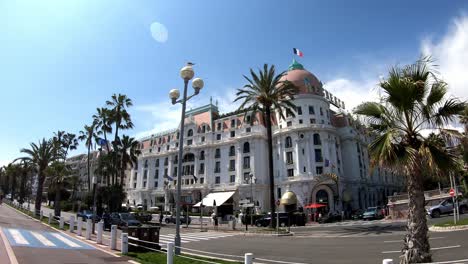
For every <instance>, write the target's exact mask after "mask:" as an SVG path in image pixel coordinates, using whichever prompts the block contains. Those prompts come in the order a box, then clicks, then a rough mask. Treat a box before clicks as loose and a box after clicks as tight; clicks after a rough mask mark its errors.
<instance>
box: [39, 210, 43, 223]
mask: <svg viewBox="0 0 468 264" xmlns="http://www.w3.org/2000/svg"><path fill="white" fill-rule="evenodd" d="M42 218H44V212H42V210H41V211H40V212H39V220H41V221H42Z"/></svg>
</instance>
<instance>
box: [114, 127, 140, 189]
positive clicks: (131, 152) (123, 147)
mask: <svg viewBox="0 0 468 264" xmlns="http://www.w3.org/2000/svg"><path fill="white" fill-rule="evenodd" d="M138 145H139V142H138V141H136V140H135V139H134V138H131V137H129V136H127V135H123V137H122V140H120V141H119V145H118V151H119V152H120V155H119V156H120V157H121V158H120V168H119V169H120V184H121V185H122V186H123V185H124V177H125V170H126V169H127V168H128V166H129V165H130V167H131V168H133V166H135V164H136V163H137V162H138V155H140V154H141V151H140V150H139V149H138Z"/></svg>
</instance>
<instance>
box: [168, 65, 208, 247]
mask: <svg viewBox="0 0 468 264" xmlns="http://www.w3.org/2000/svg"><path fill="white" fill-rule="evenodd" d="M193 65H194V64H193V63H190V62H188V63H187V65H186V66H184V67H183V68H182V69H180V77H182V79H184V94H183V97H182V99H179V97H180V92H179V90H178V89H172V90H171V91H170V92H169V98H170V99H171V100H172V104H177V103H180V104H181V105H182V114H181V118H180V130H179V154H178V161H179V162H178V164H177V189H176V190H177V191H176V192H177V195H176V235H175V239H174V242H175V243H174V244H175V253H176V255H179V254H180V251H181V250H180V246H181V243H180V194H181V181H182V159H183V150H184V121H185V108H186V105H187V101H188V100H190V99H191V98H192V97H194V96H195V95H197V94H198V93H199V92H200V90H201V89H202V88H203V86H204V82H203V80H202V79H200V78H195V79H194V80H193V81H192V87H193V89H194V90H195V92H194V94H192V95H190V96H188V97H187V86H188V82H189V81H190V80H191V79H192V78H193V76H194V75H195V72H194V70H193V68H192V66H193Z"/></svg>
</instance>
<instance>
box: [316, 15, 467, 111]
mask: <svg viewBox="0 0 468 264" xmlns="http://www.w3.org/2000/svg"><path fill="white" fill-rule="evenodd" d="M438 39H439V41H434V40H433V39H431V38H425V39H424V40H422V41H421V51H420V53H422V54H424V55H431V56H432V58H433V59H435V60H436V61H435V64H437V65H438V68H437V70H438V72H439V73H440V76H441V77H442V79H443V80H445V81H446V82H447V83H448V84H449V94H450V95H453V96H456V97H459V98H461V99H462V100H467V99H468V74H467V73H468V17H467V16H463V17H459V18H456V19H454V20H453V22H452V24H451V25H450V26H449V30H448V31H447V33H446V34H445V35H443V36H442V37H441V38H438ZM417 54H418V53H416V52H415V59H417V57H416V55H417ZM404 64H406V63H403V64H401V63H400V64H399V65H404ZM381 66H382V64H378V65H377V64H376V65H374V66H372V67H369V65H367V64H366V63H363V65H361V66H360V67H364V68H367V70H368V71H367V72H366V73H365V74H361V75H360V77H361V78H355V79H348V78H341V77H338V78H335V79H332V80H330V81H328V82H326V83H325V84H324V87H325V88H326V89H327V90H329V91H330V92H332V93H333V94H334V95H335V96H337V97H338V98H340V99H341V100H343V101H344V102H345V104H346V109H347V110H348V111H350V110H352V109H353V108H354V107H356V106H357V105H359V104H360V103H362V102H365V101H375V100H376V99H377V98H378V92H379V89H378V88H377V84H378V82H379V78H380V77H379V76H380V75H381V74H382V73H381V72H378V69H380V70H381V69H382V67H381ZM391 66H393V64H388V65H386V67H391ZM361 73H362V72H361ZM358 76H359V75H358Z"/></svg>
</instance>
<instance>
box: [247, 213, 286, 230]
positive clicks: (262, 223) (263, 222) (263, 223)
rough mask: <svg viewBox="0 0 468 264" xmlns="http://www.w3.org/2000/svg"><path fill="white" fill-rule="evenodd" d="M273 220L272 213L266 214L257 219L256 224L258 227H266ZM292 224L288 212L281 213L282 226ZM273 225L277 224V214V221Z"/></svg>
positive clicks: (280, 223) (280, 222)
mask: <svg viewBox="0 0 468 264" xmlns="http://www.w3.org/2000/svg"><path fill="white" fill-rule="evenodd" d="M270 222H271V214H268V215H265V216H263V217H261V218H260V219H257V220H256V221H255V225H256V226H258V227H262V226H263V227H266V226H268V225H270ZM288 224H290V221H289V217H288V213H279V225H280V226H281V227H285V226H288ZM273 226H276V216H275V221H274V223H273Z"/></svg>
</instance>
